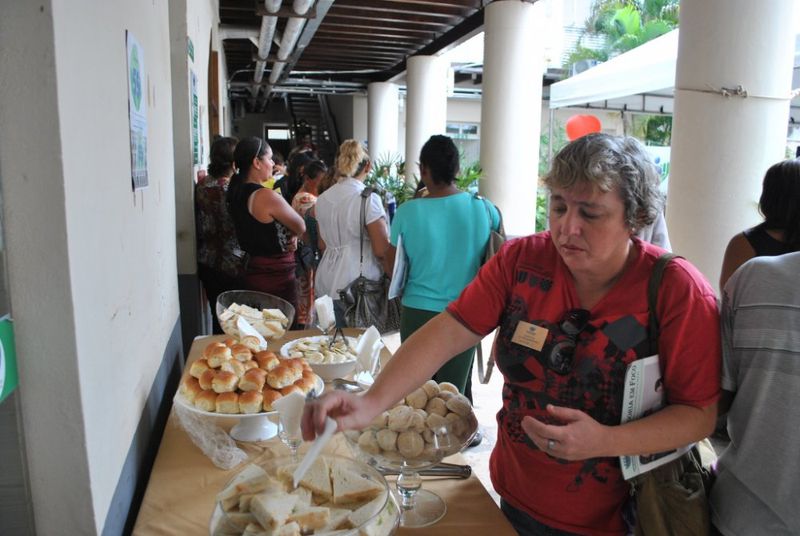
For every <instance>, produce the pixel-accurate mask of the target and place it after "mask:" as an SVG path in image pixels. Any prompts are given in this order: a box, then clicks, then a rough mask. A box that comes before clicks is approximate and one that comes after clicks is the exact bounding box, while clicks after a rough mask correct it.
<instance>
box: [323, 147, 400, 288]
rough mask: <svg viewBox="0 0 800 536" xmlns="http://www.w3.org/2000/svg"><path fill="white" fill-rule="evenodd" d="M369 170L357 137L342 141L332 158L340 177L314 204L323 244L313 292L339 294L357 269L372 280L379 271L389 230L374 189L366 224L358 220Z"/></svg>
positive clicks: (379, 273) (387, 244) (387, 242)
mask: <svg viewBox="0 0 800 536" xmlns="http://www.w3.org/2000/svg"><path fill="white" fill-rule="evenodd" d="M370 169H372V164H371V162H370V160H369V155H368V154H367V151H366V150H365V149H364V147H363V146H362V145H361V144H360V143H359V142H358V141H356V140H346V141H345V142H344V143H342V145H341V146H340V147H339V154H338V155H337V157H336V172H337V173H338V175H339V180H338V182H337V183H336V184H334V185H333V186H332V187H330V188H329V189H328V190H325V192H323V193H322V195H320V196H319V198H318V199H317V204H316V206H315V207H314V212H315V217H316V219H317V222H318V225H319V236H320V242H321V244H320V248H324V254H323V255H322V261H321V262H320V264H319V267H318V268H317V275H316V280H315V284H314V292H315V294H316V295H317V296H324V295H326V294H327V295H329V296H330V297H332V298H333V299H339V290H341V289H344V288H345V287H347V285H349V284H350V283H351V282H352V281H353V280H354V279H355V278H357V277H358V276H359V273H360V274H362V275H364V277H366V278H368V279H373V280H377V279H380V277H381V276H382V274H383V269H382V268H381V260H382V258H383V255H384V254H385V252H386V249H387V248H388V247H389V232H388V227H387V225H386V213H385V212H384V210H383V204H382V203H381V199H380V197H378V195H377V194H375V193H372V194H371V195H370V196H369V198H367V200H366V206H365V209H366V210H365V218H364V221H365V223H366V226H365V227H363V228H362V225H361V200H362V198H361V192H362V191H363V190H364V188H365V186H364V178H365V177H366V176H367V174H368V173H369V171H370ZM362 239H363V248H362V247H361V242H360V240H362ZM362 251H363V261H362Z"/></svg>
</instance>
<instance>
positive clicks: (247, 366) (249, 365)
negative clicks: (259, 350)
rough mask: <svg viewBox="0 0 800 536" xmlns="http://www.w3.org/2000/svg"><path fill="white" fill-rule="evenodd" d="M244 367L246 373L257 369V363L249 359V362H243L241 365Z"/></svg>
mask: <svg viewBox="0 0 800 536" xmlns="http://www.w3.org/2000/svg"><path fill="white" fill-rule="evenodd" d="M242 365H244V371H245V372H247V371H248V370H250V369H254V368H258V363H256V362H255V360H253V359H251V360H250V361H245V362H244V363H242Z"/></svg>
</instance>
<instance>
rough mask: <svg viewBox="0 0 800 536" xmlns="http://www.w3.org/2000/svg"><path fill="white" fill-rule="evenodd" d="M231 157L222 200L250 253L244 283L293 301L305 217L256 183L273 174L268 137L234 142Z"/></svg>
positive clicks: (293, 302)
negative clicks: (232, 168) (233, 167)
mask: <svg viewBox="0 0 800 536" xmlns="http://www.w3.org/2000/svg"><path fill="white" fill-rule="evenodd" d="M234 158H235V161H236V166H237V168H238V172H237V173H236V174H235V175H234V176H233V178H232V179H231V182H230V186H229V187H228V197H227V201H228V210H229V211H230V213H231V217H232V219H233V224H234V227H235V228H236V237H237V239H238V240H239V246H240V247H241V248H242V250H244V251H245V252H247V253H248V255H249V256H250V259H249V262H248V265H247V269H246V270H245V274H244V276H243V278H242V281H243V285H244V287H245V288H246V289H248V290H257V291H260V292H267V293H269V294H273V295H275V296H278V297H280V298H283V299H284V300H286V301H288V302H289V303H291V304H292V305H293V306H295V307H297V289H296V281H295V258H294V252H295V250H296V249H297V236H298V235H301V234H303V233H304V232H305V230H306V226H305V222H304V221H303V218H301V217H300V216H299V215H298V214H297V213H296V212H295V211H294V210H293V209H292V207H291V206H290V205H289V203H287V202H286V200H284V199H283V197H281V195H280V194H279V193H278V192H275V191H273V190H270V189H269V188H264V187H263V186H262V185H261V183H262V182H263V181H265V180H267V179H268V178H269V177H270V176H271V175H272V165H273V164H272V149H271V148H270V146H269V144H267V142H265V141H264V140H262V139H261V138H256V137H252V138H245V139H243V140H242V141H240V142H239V143H238V144H237V145H236V150H235V153H234Z"/></svg>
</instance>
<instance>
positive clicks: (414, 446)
mask: <svg viewBox="0 0 800 536" xmlns="http://www.w3.org/2000/svg"><path fill="white" fill-rule="evenodd" d="M424 448H425V440H424V439H422V435H421V434H419V433H417V432H412V431H407V432H400V434H398V436H397V451H398V452H399V453H400V454H401V455H402V456H403V457H404V458H407V459H411V458H416V457H417V456H419V455H420V454H422V449H424Z"/></svg>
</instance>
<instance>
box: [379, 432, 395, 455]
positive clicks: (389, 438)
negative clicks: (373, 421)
mask: <svg viewBox="0 0 800 536" xmlns="http://www.w3.org/2000/svg"><path fill="white" fill-rule="evenodd" d="M375 437H376V439H377V440H378V446H379V447H380V448H381V450H388V451H390V452H391V451H395V450H397V432H393V431H391V430H387V429H385V428H384V429H383V430H378V433H376V434H375Z"/></svg>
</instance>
